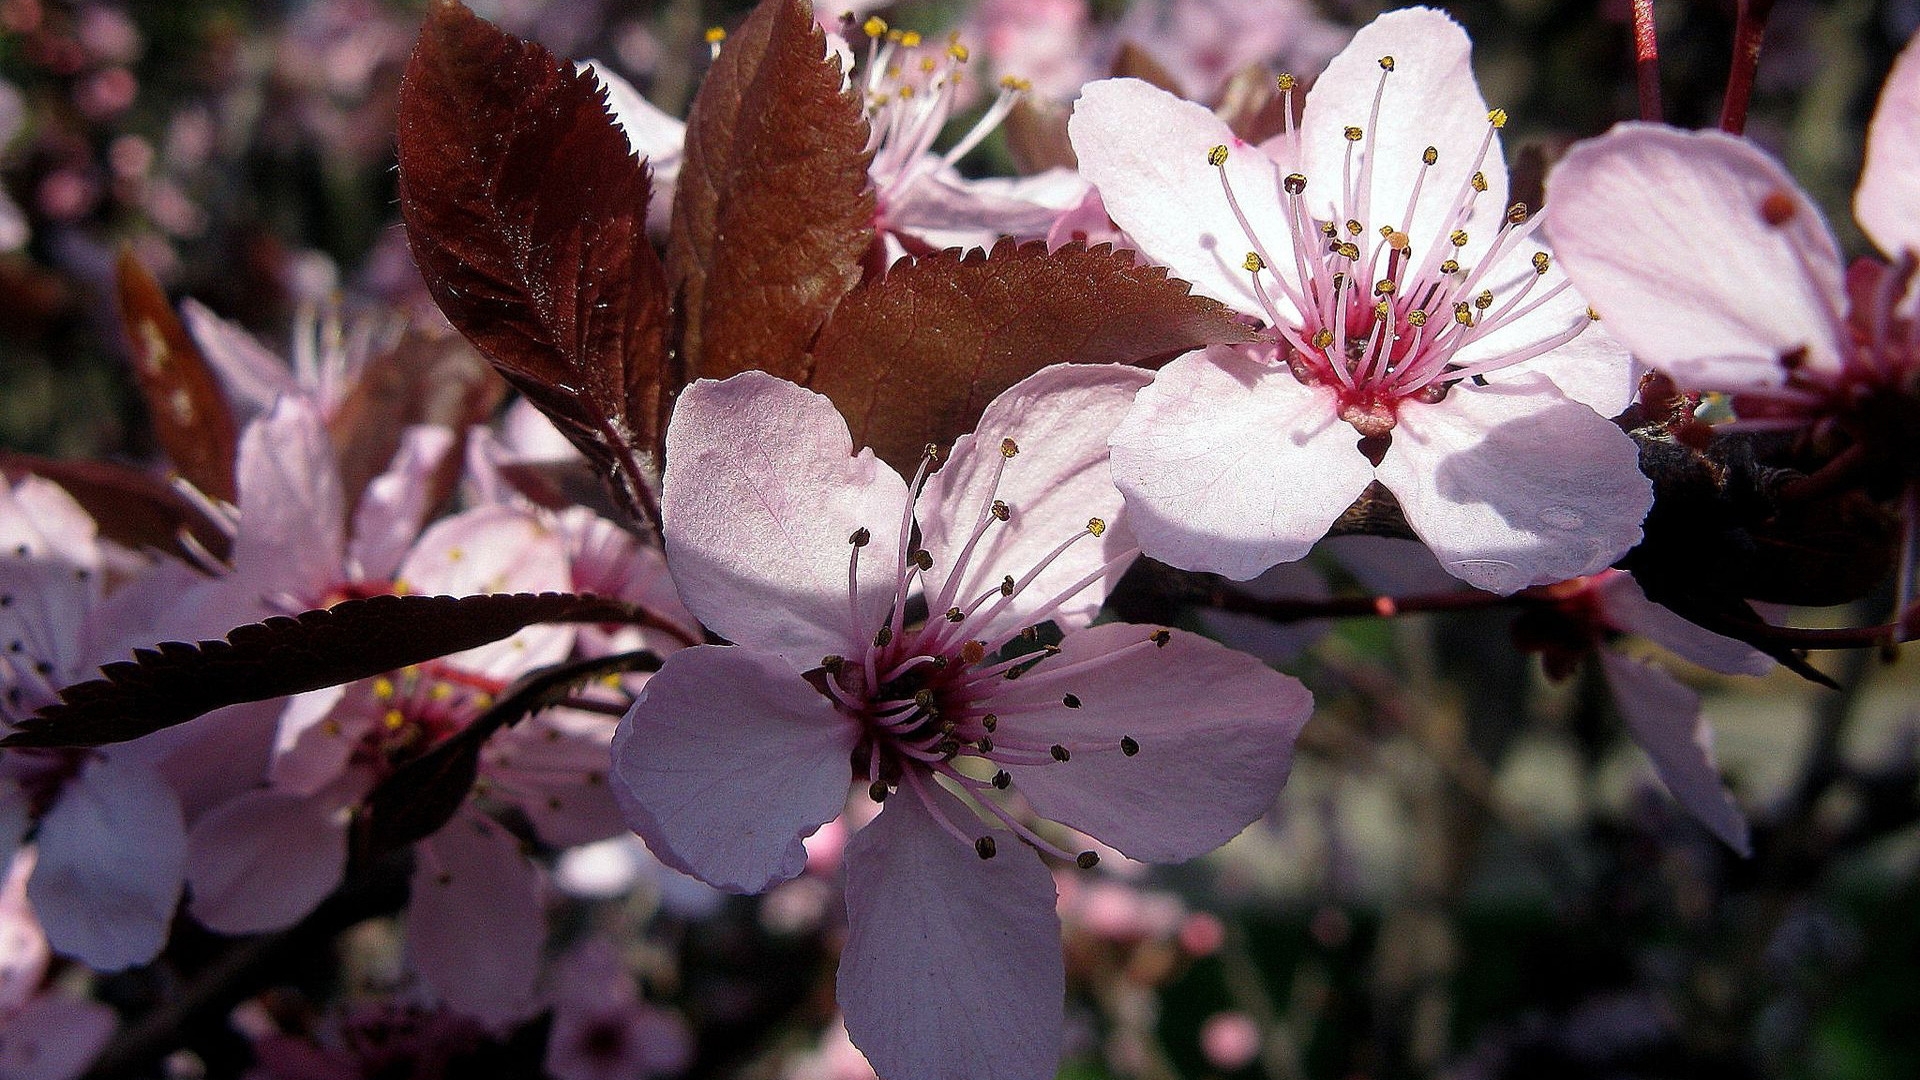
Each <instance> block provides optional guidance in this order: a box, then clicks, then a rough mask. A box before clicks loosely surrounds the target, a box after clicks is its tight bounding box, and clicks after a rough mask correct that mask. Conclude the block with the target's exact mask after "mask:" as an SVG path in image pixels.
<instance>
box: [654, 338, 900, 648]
mask: <svg viewBox="0 0 1920 1080" xmlns="http://www.w3.org/2000/svg"><path fill="white" fill-rule="evenodd" d="M906 503H907V485H906V482H905V481H903V480H901V479H900V476H899V474H898V473H895V472H894V471H893V470H892V469H890V468H888V467H887V466H886V465H885V464H884V463H882V462H880V461H879V460H877V459H876V458H875V457H874V456H873V452H872V451H870V450H862V451H860V453H858V454H855V453H854V452H853V436H852V435H851V434H849V433H848V431H847V422H846V421H845V420H843V419H841V417H840V413H839V412H838V411H837V410H836V409H835V408H834V407H833V403H832V402H830V401H828V400H827V399H826V398H824V397H822V396H820V395H819V394H816V393H813V392H812V391H810V390H803V389H801V388H800V387H798V386H795V385H793V384H792V383H790V382H787V381H785V380H783V379H776V378H774V377H773V376H771V375H767V374H765V373H763V372H757V371H748V372H743V373H741V374H739V375H735V376H734V377H733V378H730V379H728V380H726V381H725V382H711V381H708V380H704V379H703V380H700V381H698V382H695V383H694V384H693V385H691V386H689V387H687V389H686V390H684V391H683V392H682V393H681V395H680V401H679V403H678V404H677V405H676V406H675V407H674V410H673V420H672V422H671V423H669V424H668V425H667V471H666V481H665V491H664V494H663V495H662V496H661V499H660V514H661V516H662V517H663V518H664V519H665V525H664V528H665V533H666V542H667V566H668V567H669V568H670V569H671V570H672V571H673V579H674V583H675V584H676V585H677V586H678V587H679V589H680V595H681V596H682V597H683V598H685V599H686V600H687V606H688V607H689V608H690V609H691V610H692V611H693V613H694V614H695V615H696V616H698V617H699V619H700V621H701V622H703V623H705V624H707V625H708V626H709V627H712V628H713V630H714V631H715V632H716V633H719V634H721V635H722V636H724V637H726V638H727V639H728V640H730V641H734V642H737V643H739V644H741V645H745V646H749V647H751V648H755V649H760V650H762V651H765V652H770V653H775V654H778V655H780V656H783V657H785V658H787V661H788V662H789V664H791V665H792V666H794V667H796V668H798V669H799V670H802V671H805V670H808V669H811V668H813V667H816V666H818V665H819V663H820V658H821V657H822V656H826V655H828V654H830V653H839V654H849V653H851V652H852V651H853V648H854V643H855V642H858V641H860V640H862V639H863V638H864V637H865V636H866V635H867V634H868V633H871V632H872V630H871V628H872V627H875V626H878V625H880V621H881V619H882V618H884V617H885V615H886V612H887V609H888V606H889V605H890V604H891V603H892V593H893V589H892V586H893V577H894V573H895V560H896V559H897V558H898V554H897V548H895V546H894V545H895V543H896V538H897V536H898V534H899V530H900V520H901V516H902V514H903V513H905V510H906ZM860 528H865V529H867V530H869V531H870V532H871V534H872V535H873V537H874V539H875V541H876V543H875V544H874V545H873V546H872V547H871V548H869V549H868V550H867V551H865V552H863V553H862V554H863V557H862V558H861V559H860V600H861V603H860V612H859V614H858V617H857V618H850V617H849V612H848V598H847V563H848V559H849V558H850V557H851V555H852V549H851V547H850V545H849V544H848V542H847V541H848V537H850V536H852V535H853V532H854V530H855V529H860Z"/></svg>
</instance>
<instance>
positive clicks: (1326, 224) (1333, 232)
mask: <svg viewBox="0 0 1920 1080" xmlns="http://www.w3.org/2000/svg"><path fill="white" fill-rule="evenodd" d="M1320 235H1322V236H1324V237H1326V238H1327V239H1329V240H1331V239H1333V238H1334V237H1336V236H1339V235H1340V229H1339V228H1338V227H1337V226H1335V225H1334V223H1333V222H1331V221H1323V222H1321V223H1320Z"/></svg>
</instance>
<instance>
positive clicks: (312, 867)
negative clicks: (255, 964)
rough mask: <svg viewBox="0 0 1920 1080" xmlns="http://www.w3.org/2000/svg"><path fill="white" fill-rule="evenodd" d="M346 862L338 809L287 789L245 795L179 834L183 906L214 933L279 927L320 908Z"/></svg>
mask: <svg viewBox="0 0 1920 1080" xmlns="http://www.w3.org/2000/svg"><path fill="white" fill-rule="evenodd" d="M346 866H347V823H346V818H345V815H344V813H343V812H342V811H341V809H340V808H339V807H337V806H335V805H332V804H331V803H327V802H323V801H321V800H319V799H315V798H312V797H309V796H304V795H296V794H293V793H291V792H285V791H275V790H272V789H263V790H261V791H255V792H250V793H249V794H246V795H242V796H240V797H239V798H237V799H234V800H233V801H231V802H229V803H227V804H226V805H225V806H223V807H221V808H220V809H218V810H215V811H214V812H213V813H211V814H208V815H207V816H206V817H204V818H202V819H200V821H199V822H197V823H196V824H195V825H194V827H193V830H192V832H190V833H188V834H187V863H186V873H187V884H188V885H189V886H190V888H191V893H190V894H189V897H188V901H187V910H188V911H190V912H191V913H192V914H193V917H194V918H196V919H199V920H200V922H201V924H202V925H204V926H206V927H207V928H208V929H210V930H214V931H216V932H218V933H222V934H258V933H262V932H264V931H268V930H279V929H281V928H283V927H287V926H292V925H293V924H294V923H296V922H298V921H300V920H301V919H302V918H304V917H305V916H306V915H307V914H308V913H309V912H311V911H312V910H313V909H314V908H316V907H318V906H320V901H322V900H325V899H326V898H327V894H328V893H331V892H332V891H333V890H334V887H335V886H337V885H339V884H340V879H341V877H342V875H343V874H344V873H345V872H346Z"/></svg>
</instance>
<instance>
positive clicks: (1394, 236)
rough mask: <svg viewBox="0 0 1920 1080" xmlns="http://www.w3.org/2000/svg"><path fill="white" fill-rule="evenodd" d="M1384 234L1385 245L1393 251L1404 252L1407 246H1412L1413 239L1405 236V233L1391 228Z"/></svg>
mask: <svg viewBox="0 0 1920 1080" xmlns="http://www.w3.org/2000/svg"><path fill="white" fill-rule="evenodd" d="M1385 235H1386V237H1387V246H1388V247H1390V248H1392V249H1393V250H1395V251H1398V252H1401V253H1405V252H1406V251H1407V249H1408V248H1411V247H1412V246H1413V241H1412V240H1409V239H1408V238H1407V234H1406V233H1403V232H1400V231H1398V230H1391V231H1389V232H1387V233H1386V234H1385Z"/></svg>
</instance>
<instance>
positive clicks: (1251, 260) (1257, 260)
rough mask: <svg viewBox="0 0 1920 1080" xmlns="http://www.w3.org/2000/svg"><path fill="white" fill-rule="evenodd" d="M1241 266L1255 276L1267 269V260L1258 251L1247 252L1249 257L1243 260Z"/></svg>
mask: <svg viewBox="0 0 1920 1080" xmlns="http://www.w3.org/2000/svg"><path fill="white" fill-rule="evenodd" d="M1240 265H1241V266H1243V267H1246V269H1247V272H1248V273H1253V274H1257V273H1259V272H1260V271H1262V270H1265V269H1266V268H1267V263H1266V260H1265V259H1262V258H1261V257H1260V253H1259V252H1257V251H1249V252H1247V257H1246V258H1245V259H1243V260H1241V262H1240Z"/></svg>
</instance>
